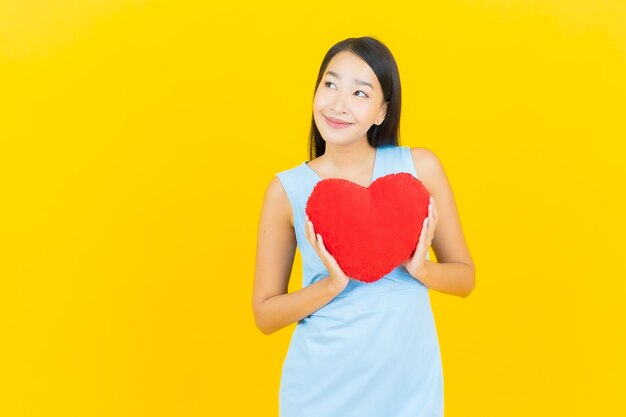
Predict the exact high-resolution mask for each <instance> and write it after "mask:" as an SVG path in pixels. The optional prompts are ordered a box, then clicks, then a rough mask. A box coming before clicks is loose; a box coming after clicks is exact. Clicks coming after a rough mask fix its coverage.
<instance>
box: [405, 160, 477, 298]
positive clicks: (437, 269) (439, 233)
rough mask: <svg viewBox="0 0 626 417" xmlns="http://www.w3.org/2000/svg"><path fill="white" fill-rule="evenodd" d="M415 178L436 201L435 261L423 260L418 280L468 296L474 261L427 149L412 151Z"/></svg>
mask: <svg viewBox="0 0 626 417" xmlns="http://www.w3.org/2000/svg"><path fill="white" fill-rule="evenodd" d="M411 153H412V155H413V162H414V163H415V168H416V170H417V169H419V172H418V177H420V179H421V180H422V182H423V183H424V184H425V185H426V187H427V188H428V189H429V191H430V193H431V195H432V197H433V198H434V201H435V206H436V209H435V212H436V216H437V221H436V225H435V228H434V235H433V238H432V248H433V252H434V253H435V256H436V257H437V262H431V261H425V264H424V269H423V270H422V271H420V274H419V277H418V279H419V280H420V281H421V282H422V283H423V284H424V285H426V286H427V287H428V288H432V289H433V290H437V291H440V292H443V293H446V294H452V295H457V296H460V297H464V298H465V297H467V296H468V295H470V294H471V292H472V291H473V290H474V287H475V285H476V278H475V269H474V262H473V261H472V257H471V255H470V252H469V249H468V247H467V244H466V242H465V237H464V235H463V230H462V228H461V220H460V218H459V213H458V209H457V206H456V202H455V200H454V195H453V193H452V187H451V186H450V183H449V181H448V177H447V175H446V173H445V171H444V168H443V166H442V164H441V162H440V161H439V158H437V156H436V155H435V154H434V153H433V152H432V151H430V150H428V149H426V148H413V149H411Z"/></svg>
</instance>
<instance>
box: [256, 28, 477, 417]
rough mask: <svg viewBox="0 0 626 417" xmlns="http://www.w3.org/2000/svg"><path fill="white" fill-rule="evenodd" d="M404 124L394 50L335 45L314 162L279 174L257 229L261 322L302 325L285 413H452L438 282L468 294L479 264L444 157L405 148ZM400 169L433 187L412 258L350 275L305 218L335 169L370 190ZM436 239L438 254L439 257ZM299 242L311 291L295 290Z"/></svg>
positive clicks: (361, 416) (273, 326) (318, 102)
mask: <svg viewBox="0 0 626 417" xmlns="http://www.w3.org/2000/svg"><path fill="white" fill-rule="evenodd" d="M399 122H400V78H399V73H398V68H397V65H396V62H395V60H394V58H393V56H392V54H391V52H390V51H389V50H388V48H387V47H386V46H385V45H383V44H382V43H381V42H379V41H378V40H376V39H374V38H371V37H362V38H349V39H345V40H343V41H341V42H339V43H337V44H335V45H334V46H333V47H332V48H330V50H329V51H328V52H327V53H326V56H325V57H324V59H323V61H322V64H321V66H320V71H319V74H318V77H317V81H316V83H315V95H314V100H313V120H312V122H311V135H310V142H309V153H310V157H311V160H309V161H307V162H303V163H301V164H299V165H297V166H296V167H294V168H291V169H289V170H286V171H282V172H279V173H278V174H277V175H276V177H274V178H272V180H271V181H270V183H269V185H268V187H267V190H266V193H265V197H264V201H263V208H262V211H261V218H260V222H259V229H258V240H257V255H256V266H255V277H254V290H253V300H252V304H253V312H254V318H255V322H256V324H257V326H258V327H259V329H260V330H261V331H262V332H263V333H264V334H268V335H269V334H272V333H273V332H275V331H277V330H279V329H281V328H283V327H285V326H288V325H290V324H292V323H294V322H297V325H296V327H295V329H294V332H293V335H292V338H291V343H290V345H289V350H288V352H287V355H286V357H285V361H284V363H283V367H282V374H281V380H280V390H279V410H280V416H281V417H296V416H297V417H405V416H406V417H408V416H411V417H420V416H424V417H426V416H428V417H434V416H442V415H443V372H442V364H441V356H440V351H439V343H438V338H437V331H436V327H435V322H434V318H433V314H432V310H431V307H430V298H429V292H428V290H429V289H433V290H436V291H440V292H443V293H447V294H451V295H457V296H460V297H467V296H468V295H469V294H470V293H471V292H472V290H473V289H474V282H475V278H474V264H473V262H472V258H471V255H470V253H469V250H468V248H467V245H466V242H465V238H464V236H463V231H462V228H461V223H460V219H459V215H458V211H457V207H456V203H455V201H454V196H453V193H452V190H451V187H450V184H449V182H448V179H447V177H446V174H445V172H444V169H443V167H442V165H441V163H440V161H439V159H438V158H437V156H436V155H435V154H434V153H433V152H432V151H430V150H428V149H426V148H409V147H403V146H400V145H399V138H398V130H399ZM396 172H408V173H411V174H412V175H413V176H415V177H416V178H419V179H420V180H421V181H422V182H423V183H424V185H425V186H426V187H427V188H428V190H429V191H430V193H431V200H430V205H429V215H428V217H427V218H426V219H425V220H424V224H423V227H422V233H421V234H420V236H419V240H418V244H417V247H416V248H415V252H414V255H413V256H412V257H411V258H410V259H407V260H406V261H405V262H404V263H403V264H402V265H399V266H398V267H397V268H395V269H394V270H392V271H391V272H390V273H389V274H387V275H386V276H384V277H383V278H381V279H380V280H378V281H375V282H371V283H365V282H362V281H358V280H355V279H351V278H350V277H348V276H346V275H345V274H344V273H343V271H342V270H341V268H340V267H339V265H338V264H337V262H336V260H335V259H334V258H333V256H332V255H331V254H330V253H329V252H328V251H327V250H326V248H325V246H324V237H323V236H321V235H319V234H316V233H315V225H314V224H313V223H312V222H311V221H309V220H308V219H307V218H306V214H305V206H306V201H307V199H308V197H309V195H310V194H311V192H312V190H313V187H314V186H315V184H316V183H317V182H318V181H321V180H322V179H325V178H343V179H346V180H350V181H352V182H354V183H357V184H359V185H361V186H363V187H368V186H369V185H370V184H371V183H372V182H373V181H374V180H376V179H377V178H379V177H382V176H384V175H388V174H391V173H396ZM435 204H436V205H435ZM435 226H436V227H435ZM431 244H432V247H433V251H434V253H435V255H436V256H437V262H431V261H430V260H429V256H428V249H429V247H430V246H431ZM296 246H297V247H298V248H299V250H300V253H301V255H302V266H303V271H302V272H303V279H302V289H300V290H298V291H294V292H291V293H289V292H288V283H289V277H290V275H291V270H292V266H293V260H294V255H295V249H296Z"/></svg>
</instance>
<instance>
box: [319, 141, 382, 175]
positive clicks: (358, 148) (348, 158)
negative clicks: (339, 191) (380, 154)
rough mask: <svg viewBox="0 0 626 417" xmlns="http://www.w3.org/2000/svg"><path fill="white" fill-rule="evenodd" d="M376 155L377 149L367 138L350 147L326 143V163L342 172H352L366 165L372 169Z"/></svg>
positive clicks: (349, 145)
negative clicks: (372, 162)
mask: <svg viewBox="0 0 626 417" xmlns="http://www.w3.org/2000/svg"><path fill="white" fill-rule="evenodd" d="M375 155H376V148H374V147H372V146H371V145H370V144H369V143H368V142H367V138H364V139H362V140H358V141H356V142H353V143H350V144H348V145H335V144H332V143H328V142H326V150H325V151H324V159H326V162H327V163H328V164H329V165H331V166H332V167H333V168H336V169H337V170H340V171H351V170H354V169H355V168H357V169H359V168H361V167H363V166H364V165H365V166H366V167H370V165H371V161H373V160H374V156H375Z"/></svg>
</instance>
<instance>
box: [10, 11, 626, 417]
mask: <svg viewBox="0 0 626 417" xmlns="http://www.w3.org/2000/svg"><path fill="white" fill-rule="evenodd" d="M207 3H209V2H204V1H172V2H167V1H151V0H134V1H133V0H109V1H102V0H80V1H79V0H75V1H56V2H52V1H41V0H40V1H35V0H3V1H2V2H0V146H1V148H0V178H1V179H0V184H1V187H0V196H1V197H0V198H1V204H0V211H1V212H0V215H1V220H0V236H1V238H0V242H1V243H0V245H1V246H0V337H1V341H0V384H1V387H0V415H3V416H56V415H59V416H66V417H67V416H151V417H156V416H207V415H210V416H230V415H249V416H252V415H254V416H276V415H277V411H278V403H277V401H278V383H279V378H280V368H281V365H282V361H283V358H284V354H285V353H286V350H287V345H288V343H289V338H290V335H291V332H292V331H293V328H294V325H292V326H290V327H288V328H285V329H283V330H281V331H279V332H277V333H275V334H273V335H271V336H269V337H268V336H265V335H263V334H262V333H261V332H260V331H259V330H258V329H256V327H255V325H254V321H253V316H252V309H251V294H252V282H253V270H254V255H255V245H256V228H257V223H258V216H259V211H260V207H261V201H262V196H263V193H264V191H265V187H266V185H267V183H268V182H269V181H270V179H271V178H272V176H273V175H274V174H275V173H276V172H279V171H282V170H285V169H288V168H291V167H292V166H295V165H296V164H299V163H301V162H302V161H304V160H305V159H307V153H306V150H307V147H306V146H307V142H306V141H307V137H306V136H307V132H308V128H309V124H308V123H309V121H310V112H311V107H310V106H311V100H312V93H313V87H314V81H315V76H316V75H317V71H318V66H319V63H320V61H321V59H322V57H323V55H324V53H325V52H326V50H327V49H328V48H329V47H330V46H331V45H332V44H334V43H335V42H337V41H339V40H341V39H343V38H346V37H350V36H363V35H372V36H376V37H378V38H379V39H380V40H382V41H383V42H385V43H386V44H387V45H388V46H389V47H390V49H391V50H392V51H393V53H394V54H395V56H396V59H397V61H398V64H399V67H400V73H401V77H402V83H403V94H404V102H403V105H404V107H403V119H402V126H401V144H402V145H406V146H423V147H427V148H430V149H431V150H433V151H434V152H436V153H437V155H439V157H440V159H441V160H442V162H443V163H444V167H445V168H446V171H447V173H448V176H449V178H450V181H451V183H452V186H453V189H454V191H455V196H456V198H457V203H458V206H459V211H460V214H461V220H462V223H463V227H464V231H465V233H466V238H467V241H468V244H469V246H470V250H471V252H472V255H473V257H474V261H475V263H476V271H477V283H478V284H477V287H476V290H475V292H474V293H473V294H472V295H471V296H470V297H469V298H467V299H461V298H457V297H452V296H448V295H445V294H441V293H436V292H434V291H431V297H432V303H433V309H434V313H435V318H436V322H437V326H438V331H439V337H440V344H441V350H442V355H443V361H444V372H445V401H446V404H445V407H446V416H447V417H454V416H459V417H462V416H480V417H487V416H500V417H501V416H507V417H513V416H529V415H538V416H591V415H598V416H600V415H601V416H617V415H624V413H626V405H625V404H624V395H623V394H624V392H626V381H625V379H626V377H625V375H626V324H625V320H624V317H625V316H626V308H625V307H624V304H625V303H626V301H625V300H626V299H625V296H626V294H625V293H626V291H625V290H626V283H625V281H626V280H625V277H626V274H625V271H624V269H625V268H624V263H623V262H624V256H623V250H624V247H625V245H624V244H623V243H622V235H623V234H624V233H625V232H626V227H625V221H624V217H623V215H624V212H625V209H626V207H624V203H623V193H624V191H623V190H624V185H623V182H624V179H625V175H624V172H625V169H624V165H625V163H624V159H625V156H626V155H625V152H624V139H626V3H624V2H623V1H622V0H602V1H599V0H587V1H578V2H573V1H569V0H542V1H531V0H518V1H512V0H511V1H507V0H483V1H479V0H465V1H462V0H441V1H431V2H418V4H417V5H414V6H409V5H408V3H409V2H406V4H397V5H394V4H393V2H382V3H381V2H380V1H364V0H359V1H347V2H337V1H333V2H326V1H321V2H311V3H310V4H309V5H305V6H298V10H297V11H296V10H295V9H294V8H295V7H296V6H294V3H293V2H287V1H284V2H281V3H280V4H278V3H272V4H268V3H266V4H257V3H256V2H250V4H240V3H236V2H215V3H219V5H208V4H207ZM211 3H213V2H211ZM300 267H301V264H300V259H299V255H298V257H297V258H296V265H295V266H294V272H293V277H292V283H291V289H292V290H295V289H297V288H299V283H300V278H301V276H300Z"/></svg>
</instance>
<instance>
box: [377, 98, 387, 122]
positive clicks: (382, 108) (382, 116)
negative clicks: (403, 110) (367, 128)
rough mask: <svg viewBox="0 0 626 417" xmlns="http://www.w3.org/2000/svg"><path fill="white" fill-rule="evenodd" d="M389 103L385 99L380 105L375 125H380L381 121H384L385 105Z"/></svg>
mask: <svg viewBox="0 0 626 417" xmlns="http://www.w3.org/2000/svg"><path fill="white" fill-rule="evenodd" d="M388 104H389V102H388V101H385V102H384V103H383V105H382V106H381V107H380V111H379V112H378V117H377V118H376V124H377V125H379V126H380V125H381V124H382V122H384V121H385V117H386V116H387V105H388Z"/></svg>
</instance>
